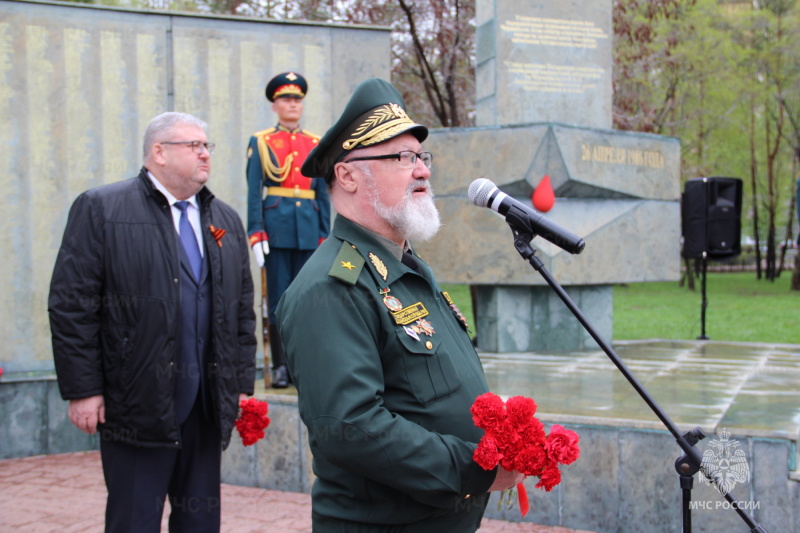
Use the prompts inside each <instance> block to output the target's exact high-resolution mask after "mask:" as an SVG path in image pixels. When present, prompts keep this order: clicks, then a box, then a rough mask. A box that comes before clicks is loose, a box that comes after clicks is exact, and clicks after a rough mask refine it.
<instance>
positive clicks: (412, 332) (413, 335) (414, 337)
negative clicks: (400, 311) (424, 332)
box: [403, 326, 419, 341]
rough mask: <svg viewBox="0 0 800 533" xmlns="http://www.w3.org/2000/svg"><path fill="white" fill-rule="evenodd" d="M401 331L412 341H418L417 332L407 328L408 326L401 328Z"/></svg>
mask: <svg viewBox="0 0 800 533" xmlns="http://www.w3.org/2000/svg"><path fill="white" fill-rule="evenodd" d="M403 329H404V330H405V331H406V334H407V335H408V336H409V337H411V338H412V339H414V340H415V341H418V340H419V335H417V332H416V331H414V328H410V327H408V326H403Z"/></svg>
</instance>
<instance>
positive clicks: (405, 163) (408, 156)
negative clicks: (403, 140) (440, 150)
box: [344, 150, 433, 168]
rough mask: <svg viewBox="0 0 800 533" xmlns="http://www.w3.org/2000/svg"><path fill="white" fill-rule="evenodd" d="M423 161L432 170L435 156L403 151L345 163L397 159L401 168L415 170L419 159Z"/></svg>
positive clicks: (428, 153) (357, 158) (355, 158)
mask: <svg viewBox="0 0 800 533" xmlns="http://www.w3.org/2000/svg"><path fill="white" fill-rule="evenodd" d="M418 158H419V159H420V160H421V161H422V164H423V165H425V166H426V167H428V168H431V165H433V154H432V153H430V152H422V153H417V152H412V151H411V150H403V151H402V152H397V153H396V154H386V155H370V156H364V157H354V158H352V159H348V160H347V161H344V163H349V162H350V161H371V160H373V159H397V160H398V161H400V168H414V167H415V166H417V159H418Z"/></svg>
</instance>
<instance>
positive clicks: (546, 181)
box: [531, 174, 556, 213]
mask: <svg viewBox="0 0 800 533" xmlns="http://www.w3.org/2000/svg"><path fill="white" fill-rule="evenodd" d="M531 202H533V207H535V208H536V210H537V211H541V212H542V213H547V212H548V211H550V210H551V209H552V208H553V204H555V203H556V195H555V194H553V186H552V185H550V176H548V175H547V174H545V176H544V177H543V178H542V181H540V182H539V186H538V187H536V189H535V190H534V191H533V194H532V195H531Z"/></svg>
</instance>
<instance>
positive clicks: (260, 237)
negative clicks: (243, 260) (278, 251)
mask: <svg viewBox="0 0 800 533" xmlns="http://www.w3.org/2000/svg"><path fill="white" fill-rule="evenodd" d="M248 241H249V242H250V248H252V247H253V245H255V244H258V243H259V242H261V241H269V239H268V238H267V233H266V232H264V231H257V232H255V233H253V234H252V235H250V238H249V239H248Z"/></svg>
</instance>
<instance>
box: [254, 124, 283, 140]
mask: <svg viewBox="0 0 800 533" xmlns="http://www.w3.org/2000/svg"><path fill="white" fill-rule="evenodd" d="M276 131H278V128H276V127H275V126H272V127H271V128H267V129H265V130H261V131H257V132H255V133H254V134H253V137H263V136H264V135H269V134H270V133H275V132H276Z"/></svg>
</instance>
